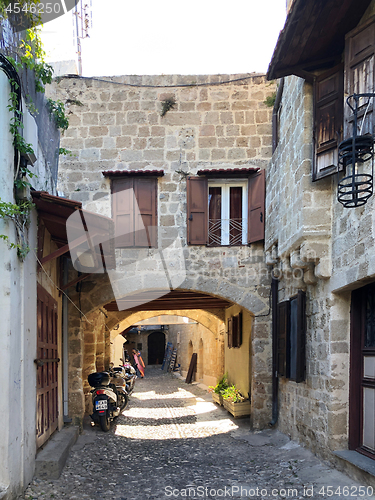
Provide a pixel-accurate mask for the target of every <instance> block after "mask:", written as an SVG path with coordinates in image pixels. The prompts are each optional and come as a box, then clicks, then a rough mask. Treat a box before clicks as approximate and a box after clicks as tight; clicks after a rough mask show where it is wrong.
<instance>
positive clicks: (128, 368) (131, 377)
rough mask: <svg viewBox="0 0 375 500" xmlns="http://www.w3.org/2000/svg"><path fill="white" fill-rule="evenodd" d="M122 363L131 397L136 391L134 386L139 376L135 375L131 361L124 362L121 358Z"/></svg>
mask: <svg viewBox="0 0 375 500" xmlns="http://www.w3.org/2000/svg"><path fill="white" fill-rule="evenodd" d="M120 361H122V367H123V368H124V369H125V380H126V387H127V392H128V394H129V396H130V394H131V393H132V392H133V390H134V385H135V381H136V378H137V375H136V373H135V369H134V367H133V366H132V365H131V363H130V362H129V361H124V359H123V358H121V359H120Z"/></svg>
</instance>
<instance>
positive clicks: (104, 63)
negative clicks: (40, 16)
mask: <svg viewBox="0 0 375 500" xmlns="http://www.w3.org/2000/svg"><path fill="white" fill-rule="evenodd" d="M88 1H89V0H87V2H86V3H88ZM285 13H286V0H232V1H224V0H189V1H183V2H182V1H181V0H92V27H90V29H89V38H86V39H84V40H82V69H83V71H82V74H83V76H113V75H157V74H184V75H199V74H217V73H224V74H233V73H251V72H257V73H265V72H266V71H267V67H268V64H269V62H270V60H271V57H272V53H273V49H274V47H275V45H276V42H277V38H278V34H279V31H280V30H281V29H282V28H283V26H284V22H285ZM42 39H43V42H44V45H45V50H46V52H47V60H49V61H62V60H69V59H74V58H75V57H76V50H75V48H74V47H73V16H72V13H71V12H68V13H67V14H65V15H64V16H62V17H60V18H58V19H57V20H55V21H50V22H48V23H46V24H45V25H44V28H43V31H42Z"/></svg>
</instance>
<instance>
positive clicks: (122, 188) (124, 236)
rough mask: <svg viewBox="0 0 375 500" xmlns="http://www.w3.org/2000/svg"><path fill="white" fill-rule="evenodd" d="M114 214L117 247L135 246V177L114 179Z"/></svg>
mask: <svg viewBox="0 0 375 500" xmlns="http://www.w3.org/2000/svg"><path fill="white" fill-rule="evenodd" d="M112 194H113V199H112V215H113V220H114V224H115V248H124V247H131V246H134V192H133V179H132V178H125V177H123V178H121V179H113V180H112Z"/></svg>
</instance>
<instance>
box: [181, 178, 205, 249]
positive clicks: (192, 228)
mask: <svg viewBox="0 0 375 500" xmlns="http://www.w3.org/2000/svg"><path fill="white" fill-rule="evenodd" d="M186 189H187V242H188V245H206V244H207V242H208V183H207V178H206V177H188V178H187V180H186Z"/></svg>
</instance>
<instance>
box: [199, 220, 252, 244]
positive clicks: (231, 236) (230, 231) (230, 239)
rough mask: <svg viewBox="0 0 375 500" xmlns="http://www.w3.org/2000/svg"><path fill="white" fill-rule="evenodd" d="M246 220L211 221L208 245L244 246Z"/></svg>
mask: <svg viewBox="0 0 375 500" xmlns="http://www.w3.org/2000/svg"><path fill="white" fill-rule="evenodd" d="M245 227H246V224H245V219H242V218H241V219H209V220H208V245H209V246H220V245H242V244H243V238H244V228H245Z"/></svg>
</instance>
